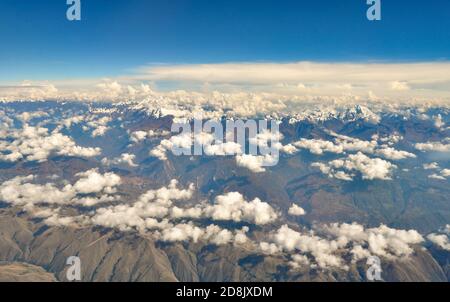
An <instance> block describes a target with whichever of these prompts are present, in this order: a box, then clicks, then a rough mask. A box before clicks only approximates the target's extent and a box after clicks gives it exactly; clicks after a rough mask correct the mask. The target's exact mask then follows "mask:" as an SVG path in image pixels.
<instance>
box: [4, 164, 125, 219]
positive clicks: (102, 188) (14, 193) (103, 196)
mask: <svg viewBox="0 0 450 302" xmlns="http://www.w3.org/2000/svg"><path fill="white" fill-rule="evenodd" d="M76 176H77V177H78V178H79V179H78V181H76V182H75V184H74V185H70V184H66V185H64V186H63V187H62V188H61V189H60V188H58V187H57V186H56V185H55V184H54V183H47V184H45V185H40V184H33V183H30V182H31V181H33V180H35V179H36V177H35V176H33V175H30V176H27V177H16V178H13V179H11V180H8V181H5V182H4V183H2V184H1V185H0V200H2V201H4V202H6V203H10V204H12V205H16V206H24V207H26V208H28V209H30V210H33V208H34V206H35V205H39V204H60V205H76V204H80V205H84V206H92V205H95V204H97V203H100V202H111V201H113V200H115V198H114V197H113V196H112V194H114V193H115V192H116V187H117V186H118V185H120V184H121V179H120V177H119V176H118V175H116V174H114V173H105V174H100V173H98V172H97V171H96V170H89V171H86V172H83V173H78V174H77V175H76ZM86 194H94V196H90V197H86V196H82V195H86Z"/></svg>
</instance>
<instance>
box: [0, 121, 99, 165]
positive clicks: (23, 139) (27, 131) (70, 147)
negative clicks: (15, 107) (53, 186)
mask: <svg viewBox="0 0 450 302" xmlns="http://www.w3.org/2000/svg"><path fill="white" fill-rule="evenodd" d="M8 139H12V140H8ZM0 150H2V151H0V160H2V161H9V162H16V161H19V160H21V159H24V160H26V161H39V162H44V161H47V160H48V158H49V157H50V156H51V155H63V156H80V157H94V156H97V155H99V154H100V152H101V149H100V148H91V147H89V148H88V147H81V146H77V145H76V143H75V142H74V141H73V140H72V138H70V137H68V136H66V135H63V134H61V133H60V132H58V129H55V130H54V131H53V132H51V133H49V131H48V129H47V128H43V127H39V126H36V127H33V126H30V125H28V124H25V125H24V126H23V128H21V129H9V130H8V133H7V135H6V137H5V140H0Z"/></svg>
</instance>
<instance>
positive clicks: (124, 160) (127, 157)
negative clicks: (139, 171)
mask: <svg viewBox="0 0 450 302" xmlns="http://www.w3.org/2000/svg"><path fill="white" fill-rule="evenodd" d="M135 159H136V155H134V154H129V153H122V154H121V155H120V156H119V157H116V158H114V159H111V160H110V159H108V158H106V157H105V158H103V159H102V164H104V165H128V166H130V167H137V164H135V163H134V160H135Z"/></svg>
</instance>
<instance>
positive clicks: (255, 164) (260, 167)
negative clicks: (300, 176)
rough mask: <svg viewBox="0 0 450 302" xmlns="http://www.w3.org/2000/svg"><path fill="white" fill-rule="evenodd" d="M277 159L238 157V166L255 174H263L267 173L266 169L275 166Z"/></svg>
mask: <svg viewBox="0 0 450 302" xmlns="http://www.w3.org/2000/svg"><path fill="white" fill-rule="evenodd" d="M275 162H277V159H276V158H275V157H273V156H271V155H250V154H243V155H238V156H236V164H237V165H238V166H239V167H244V168H247V169H249V170H250V171H252V172H253V173H262V172H265V171H266V168H265V167H268V166H273V165H274V163H275Z"/></svg>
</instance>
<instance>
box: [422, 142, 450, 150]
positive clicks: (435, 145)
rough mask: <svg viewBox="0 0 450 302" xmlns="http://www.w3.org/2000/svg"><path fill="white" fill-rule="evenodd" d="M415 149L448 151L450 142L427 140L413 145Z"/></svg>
mask: <svg viewBox="0 0 450 302" xmlns="http://www.w3.org/2000/svg"><path fill="white" fill-rule="evenodd" d="M415 147H416V149H417V150H420V151H423V152H425V151H433V152H450V143H442V142H427V143H418V144H416V145H415Z"/></svg>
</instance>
